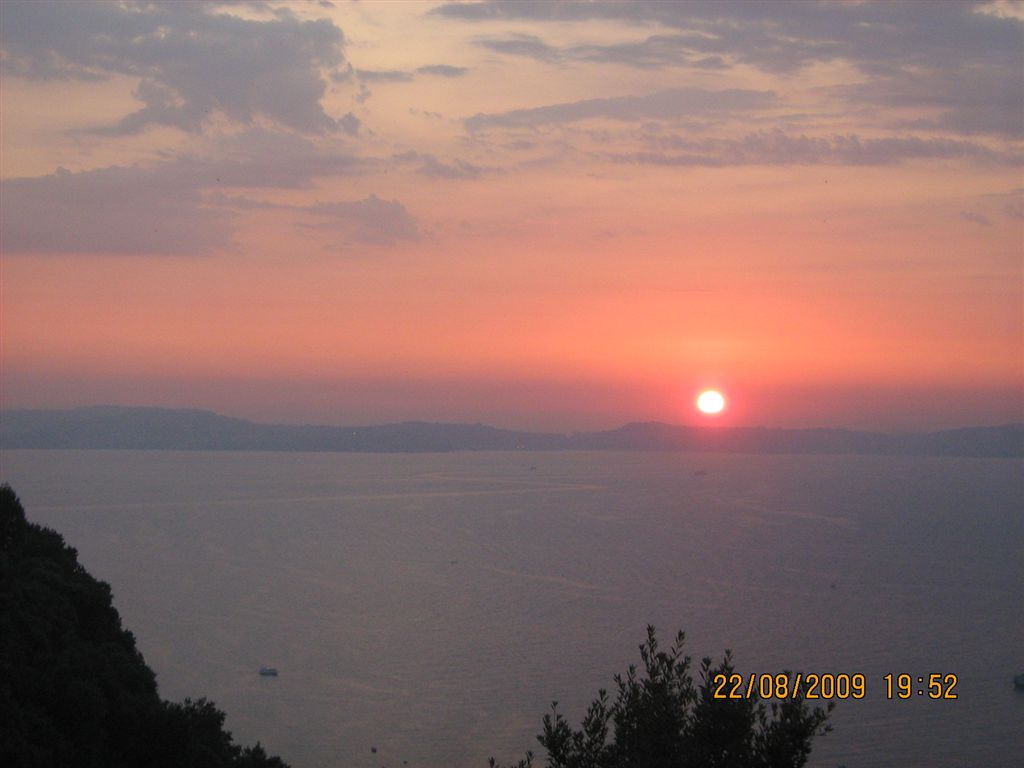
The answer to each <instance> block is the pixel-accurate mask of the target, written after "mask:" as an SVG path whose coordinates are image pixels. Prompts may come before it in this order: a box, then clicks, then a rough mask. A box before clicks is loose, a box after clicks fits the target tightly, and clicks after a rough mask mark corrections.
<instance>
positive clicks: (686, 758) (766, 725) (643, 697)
mask: <svg viewBox="0 0 1024 768" xmlns="http://www.w3.org/2000/svg"><path fill="white" fill-rule="evenodd" d="M684 640H685V635H684V634H683V633H682V632H680V633H679V634H678V635H677V636H676V640H675V642H674V643H673V645H672V646H671V647H670V648H669V649H667V650H663V649H662V648H661V647H660V646H659V644H658V640H657V637H656V635H655V631H654V627H650V626H649V627H648V628H647V640H646V642H645V643H643V644H642V645H641V646H640V658H641V661H642V668H641V669H638V668H637V667H636V666H635V665H631V666H630V667H629V669H628V671H627V672H626V674H625V675H615V677H614V681H615V688H616V693H615V697H614V699H611V698H609V696H608V692H607V691H606V690H603V689H602V690H601V691H599V692H598V695H597V698H596V699H594V701H593V702H592V703H591V704H590V706H589V708H588V709H587V712H586V714H585V715H584V717H583V721H582V723H581V725H580V728H579V729H573V728H572V727H571V726H570V725H569V723H568V721H566V719H565V717H563V716H562V714H561V713H560V712H559V710H558V702H555V703H553V704H552V705H551V712H550V713H549V714H546V715H544V718H543V722H542V732H541V733H540V735H538V736H537V740H538V741H539V742H540V744H541V746H542V747H543V748H544V749H545V750H547V754H548V761H547V765H548V766H549V768H800V767H801V766H803V765H805V764H806V763H807V759H808V757H809V756H810V753H811V743H812V741H813V739H814V737H815V736H818V735H822V734H825V733H827V732H828V731H829V730H830V729H831V726H829V725H828V722H827V721H828V716H829V712H830V711H831V710H832V706H833V705H832V704H831V703H830V704H829V705H828V706H827V707H825V708H822V707H811V706H809V705H808V703H807V701H806V700H805V699H804V698H802V697H799V696H798V697H790V698H785V699H782V700H780V701H773V702H771V704H770V705H768V704H766V703H765V702H763V701H760V700H759V699H758V698H757V696H756V695H754V696H751V697H750V698H745V697H744V698H737V699H729V698H715V695H714V694H715V690H716V688H717V686H716V685H715V684H714V680H715V677H716V676H717V675H719V674H724V675H727V676H728V675H732V674H733V673H734V671H735V668H734V666H733V661H732V654H731V652H729V651H726V652H725V656H724V658H723V659H722V661H721V662H719V663H718V664H716V665H712V662H711V659H710V658H705V659H703V660H702V661H701V664H700V679H699V681H698V682H696V683H695V682H694V679H693V675H692V673H691V666H692V659H691V658H690V657H689V656H686V655H684V653H683V645H684ZM532 764H533V754H532V753H527V755H526V758H525V759H523V760H521V761H519V763H517V764H516V765H515V766H513V767H512V768H530V767H531V766H532ZM491 768H496V764H495V761H494V760H493V758H492V759H491Z"/></svg>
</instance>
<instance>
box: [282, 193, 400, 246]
mask: <svg viewBox="0 0 1024 768" xmlns="http://www.w3.org/2000/svg"><path fill="white" fill-rule="evenodd" d="M297 210H302V211H304V212H306V213H309V214H312V215H313V216H316V217H318V218H320V219H321V220H323V222H324V223H322V224H321V225H320V226H321V227H322V228H332V229H333V228H338V227H340V228H341V229H342V230H343V231H344V232H345V234H346V235H347V236H348V237H349V238H350V239H352V240H354V241H356V242H359V243H366V244H370V245H394V244H396V243H398V242H400V241H403V240H404V241H416V240H419V239H420V231H419V225H418V224H417V222H416V219H415V218H414V217H413V215H412V214H411V213H409V211H408V210H406V208H405V206H404V205H402V204H401V203H400V202H398V201H397V200H382V199H381V198H379V197H377V196H376V195H370V196H369V197H367V198H366V199H364V200H352V201H347V202H334V203H321V204H319V205H313V206H308V207H305V208H302V209H297Z"/></svg>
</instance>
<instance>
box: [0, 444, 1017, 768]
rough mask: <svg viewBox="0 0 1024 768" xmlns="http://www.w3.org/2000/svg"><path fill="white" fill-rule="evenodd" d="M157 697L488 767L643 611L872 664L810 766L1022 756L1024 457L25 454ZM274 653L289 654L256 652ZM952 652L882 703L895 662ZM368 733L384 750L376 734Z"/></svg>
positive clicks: (319, 749)
mask: <svg viewBox="0 0 1024 768" xmlns="http://www.w3.org/2000/svg"><path fill="white" fill-rule="evenodd" d="M0 463H2V467H0V469H2V476H3V479H4V480H7V481H9V482H11V483H12V485H13V486H14V488H15V490H16V491H17V492H18V493H19V495H20V496H21V498H22V501H23V502H24V504H25V507H26V509H27V512H28V514H29V517H30V519H32V520H33V521H36V522H40V523H43V524H46V525H50V526H52V527H54V528H56V529H57V530H59V531H60V532H61V533H62V534H63V535H64V536H65V538H66V539H67V540H68V542H69V543H70V544H71V545H72V546H74V547H76V548H77V549H78V550H79V555H80V559H81V561H82V562H83V563H84V564H85V566H86V567H87V568H88V569H89V570H90V572H92V573H93V574H94V575H95V576H97V577H98V578H101V579H104V580H106V581H108V582H110V584H111V585H112V587H113V590H114V596H115V604H116V606H117V608H118V609H119V610H120V612H121V614H122V616H123V618H124V621H125V624H126V625H127V626H128V627H129V628H130V629H132V631H133V632H134V633H135V635H136V638H137V640H138V643H139V646H140V648H141V650H142V652H143V653H144V655H145V657H146V660H147V662H148V663H149V664H150V665H151V666H152V667H153V668H154V669H155V670H156V672H157V674H158V681H159V684H160V690H161V694H162V695H163V696H164V697H167V698H171V699H181V698H184V697H186V696H191V697H199V696H207V697H209V698H211V699H213V700H214V701H215V702H216V703H217V705H218V706H220V707H221V708H222V709H224V710H226V711H227V713H228V720H227V727H228V728H229V729H230V730H232V731H233V733H234V734H235V736H236V738H237V739H238V740H240V741H242V742H243V743H252V742H254V741H256V740H257V739H259V740H260V741H261V742H262V743H263V744H264V745H265V746H266V747H267V748H268V749H269V750H270V751H271V752H274V753H278V754H280V755H281V756H282V757H284V758H285V759H286V760H288V761H289V762H291V764H292V765H293V766H294V768H317V767H319V766H352V767H353V768H363V767H364V766H365V767H366V768H369V767H370V766H374V767H375V766H380V765H391V766H397V765H402V764H403V761H407V762H408V765H410V766H436V767H437V768H447V767H449V766H450V767H451V768H462V767H463V766H465V767H467V768H468V767H469V766H476V767H482V766H484V765H486V759H487V757H488V756H490V755H494V756H496V757H498V758H499V759H502V760H508V759H512V758H515V757H520V756H522V754H523V753H524V752H525V750H527V749H534V750H536V749H537V744H536V741H535V738H534V737H535V735H536V733H537V732H538V730H539V726H540V718H541V715H542V714H543V713H544V712H545V711H546V710H547V708H548V706H549V704H550V702H551V701H552V700H553V699H557V700H559V701H560V702H561V703H562V707H563V709H564V710H565V712H566V713H567V715H568V716H569V717H570V719H571V720H572V721H573V722H574V723H575V722H578V719H579V716H580V715H581V714H582V712H583V710H584V708H585V706H586V704H587V703H588V702H589V700H590V699H591V697H592V696H593V695H594V694H595V692H596V691H597V689H598V688H599V687H608V686H610V684H611V675H612V673H613V672H616V671H620V670H623V669H624V668H625V667H626V665H627V664H629V663H631V662H634V661H636V660H637V658H638V656H637V645H638V644H639V642H640V641H641V640H642V639H643V636H644V628H645V626H646V625H647V624H648V623H652V624H654V625H656V626H657V627H658V628H659V630H660V632H661V635H662V637H663V639H664V640H665V641H666V642H667V641H669V639H670V638H671V636H672V635H673V634H674V633H675V630H677V629H683V630H685V631H686V633H687V637H688V648H689V650H690V652H691V653H692V654H693V655H694V656H695V657H696V658H699V657H701V656H704V655H712V656H718V655H720V654H721V652H722V651H723V650H724V649H725V648H726V647H729V648H732V649H733V651H734V653H735V657H736V661H737V665H738V668H739V669H740V671H743V672H751V671H756V672H776V671H779V670H781V669H802V670H804V671H807V672H812V671H818V672H850V673H852V672H862V673H864V674H866V675H867V676H868V686H869V696H868V698H867V699H865V700H862V701H848V702H845V703H841V704H840V705H839V707H838V708H837V709H836V711H835V713H834V715H833V718H832V723H833V725H834V728H835V731H834V732H833V733H832V734H829V735H828V736H826V737H824V738H822V739H820V740H818V741H817V742H816V746H815V751H814V755H813V757H812V765H814V766H835V765H838V764H845V765H846V766H848V767H849V768H854V767H855V766H865V767H867V766H888V765H895V764H899V765H922V766H975V765H985V764H989V765H996V764H1006V762H1007V760H1009V759H1011V757H1010V756H1012V755H1017V754H1019V750H1020V748H1021V745H1022V743H1024V739H1022V736H1021V734H1022V732H1024V730H1022V729H1024V695H1021V694H1020V693H1017V692H1016V691H1015V690H1014V689H1013V686H1012V685H1011V683H1010V678H1011V676H1012V674H1013V673H1015V672H1020V671H1024V568H1022V566H1021V563H1022V555H1024V515H1022V513H1021V510H1024V481H1022V474H1021V463H1020V462H1019V461H1015V460H1002V459H950V458H941V459H939V458H936V459H931V458H909V457H908V458H891V457H863V456H828V457H808V456H738V455H697V454H685V453H600V452H588V453H584V452H579V453H574V452H554V453H448V454H398V455H395V454H387V455H380V454H296V453H219V452H210V453H207V452H171V451H5V452H3V453H2V455H0ZM261 665H270V666H275V667H277V668H278V669H279V670H280V676H279V677H278V678H261V677H259V676H258V675H257V670H258V668H259V667H260V666H261ZM890 671H892V672H896V673H899V672H907V673H909V674H912V675H914V676H915V677H916V676H918V675H928V674H930V673H933V672H942V673H947V672H951V673H956V674H957V675H958V676H959V684H958V687H957V693H958V694H959V698H958V699H957V700H956V701H930V700H927V699H916V698H915V699H914V700H911V701H889V700H887V699H886V698H885V695H884V693H885V690H884V688H885V686H884V683H883V681H882V677H881V676H882V675H883V674H885V673H886V672H890ZM372 747H376V749H377V752H376V753H375V754H374V753H371V748H372Z"/></svg>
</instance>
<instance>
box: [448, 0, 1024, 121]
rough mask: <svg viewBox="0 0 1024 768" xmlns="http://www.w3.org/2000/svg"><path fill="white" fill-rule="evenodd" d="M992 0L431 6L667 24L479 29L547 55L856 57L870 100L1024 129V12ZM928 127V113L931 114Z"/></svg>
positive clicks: (520, 0)
mask: <svg viewBox="0 0 1024 768" xmlns="http://www.w3.org/2000/svg"><path fill="white" fill-rule="evenodd" d="M984 9H985V4H983V3H980V4H979V3H957V2H944V3H922V2H910V3H893V2H863V3H821V2H816V3H811V2H771V3H768V2H761V1H760V0H757V1H754V2H740V1H738V0H737V1H736V2H728V3H722V2H708V1H706V0H690V1H689V2H685V3H683V2H679V3H672V2H662V0H630V1H629V2H623V1H616V0H606V1H604V2H599V3H595V2H577V1H575V0H568V1H566V2H559V3H548V2H531V1H530V0H492V1H491V2H471V3H452V4H447V5H442V6H439V7H437V8H435V9H433V11H432V13H434V14H437V15H440V16H443V17H446V18H451V19H460V20H463V21H492V22H493V21H495V20H508V21H515V22H523V21H533V22H563V23H564V22H574V21H585V20H592V19H596V20H608V21H618V22H626V23H628V24H631V25H633V26H635V27H636V28H638V29H642V28H643V27H644V26H647V27H650V26H651V25H656V26H660V27H662V28H664V29H665V30H666V33H664V34H657V35H651V36H647V37H645V38H643V39H640V40H635V41H628V42H622V43H615V44H592V45H583V46H579V45H577V46H571V47H566V48H557V47H554V46H551V45H548V44H547V43H545V42H544V41H543V40H542V39H541V38H540V37H538V36H536V35H526V34H518V35H513V36H509V37H505V38H498V39H495V38H491V39H488V40H482V41H478V43H479V44H480V45H483V46H485V47H487V48H489V49H491V50H494V51H498V52H501V53H506V54H513V55H519V56H529V57H532V58H534V59H538V60H541V61H547V62H566V61H590V62H609V63H618V64H624V65H629V66H635V67H644V68H653V67H667V66H693V67H700V68H709V69H711V68H713V69H723V68H725V67H728V66H731V65H734V64H746V65H749V66H753V67H757V68H760V69H762V70H765V71H768V72H774V73H783V74H785V73H795V72H797V71H798V70H800V69H801V68H802V67H805V66H808V65H810V64H814V63H817V62H836V61H842V62H848V63H850V64H852V65H853V66H854V67H857V68H858V69H859V70H860V73H861V75H862V77H863V78H864V79H863V80H862V81H861V82H860V83H858V84H857V85H855V86H853V87H851V88H849V89H848V90H846V91H842V92H841V94H842V95H843V96H844V97H845V98H847V99H848V100H849V101H851V102H854V103H855V104H857V105H859V106H863V105H866V104H874V105H889V106H897V107H901V106H921V107H925V108H931V109H934V110H935V111H936V112H937V115H936V117H935V118H934V119H932V120H930V121H929V122H928V123H927V127H931V128H936V129H940V130H945V131H949V132H953V133H958V134H964V135H971V134H975V133H987V134H993V135H1003V136H1011V137H1016V138H1019V137H1021V136H1022V135H1024V78H1022V77H1021V72H1022V71H1024V22H1022V21H1021V20H1020V19H1017V18H1012V17H1008V16H996V15H994V14H990V13H985V12H984ZM921 126H922V127H925V124H924V123H922V124H921Z"/></svg>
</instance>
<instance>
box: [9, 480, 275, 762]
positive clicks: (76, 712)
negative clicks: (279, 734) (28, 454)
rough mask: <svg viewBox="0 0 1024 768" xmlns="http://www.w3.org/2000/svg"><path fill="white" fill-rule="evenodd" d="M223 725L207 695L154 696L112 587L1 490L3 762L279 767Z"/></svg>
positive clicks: (149, 674)
mask: <svg viewBox="0 0 1024 768" xmlns="http://www.w3.org/2000/svg"><path fill="white" fill-rule="evenodd" d="M223 725H224V713H223V712H221V711H220V710H218V709H217V708H216V707H215V706H214V705H213V704H212V703H210V702H208V701H206V700H204V699H200V700H198V701H190V700H188V699H186V700H185V702H184V703H183V704H172V703H169V702H165V701H162V700H161V699H160V697H159V696H158V695H157V687H156V677H155V675H154V674H153V671H152V670H151V669H150V668H149V667H148V666H146V663H145V661H144V659H143V658H142V654H141V653H139V651H138V649H137V648H136V646H135V638H134V637H133V635H132V633H131V632H129V631H127V630H125V629H124V628H123V627H122V626H121V617H120V616H119V614H118V612H117V610H116V609H115V608H114V606H113V602H112V598H111V592H110V587H109V586H108V585H107V584H106V583H104V582H102V581H97V580H96V579H94V578H93V577H92V576H90V575H89V573H88V572H87V571H86V570H85V568H83V567H82V566H81V565H80V564H79V562H78V556H77V553H76V552H75V550H74V549H72V548H71V547H69V546H67V544H65V542H64V539H63V538H62V537H61V536H60V534H58V533H56V532H54V531H52V530H49V529H47V528H42V527H40V526H38V525H35V524H32V523H29V522H28V521H27V520H26V519H25V511H24V509H23V508H22V506H21V502H20V501H19V500H18V497H17V495H16V494H15V493H14V491H13V490H12V489H11V487H10V486H9V485H6V484H5V485H2V486H0V765H2V766H5V768H63V767H64V766H74V767H75V768H122V767H123V768H287V766H285V764H284V763H283V762H281V760H280V759H278V758H276V757H268V756H267V755H266V753H265V752H264V751H263V748H262V747H260V746H259V745H258V744H257V745H256V746H255V747H251V748H245V749H243V748H242V747H240V746H238V745H236V744H234V743H233V742H232V740H231V734H230V733H228V732H227V731H225V730H224V728H223Z"/></svg>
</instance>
